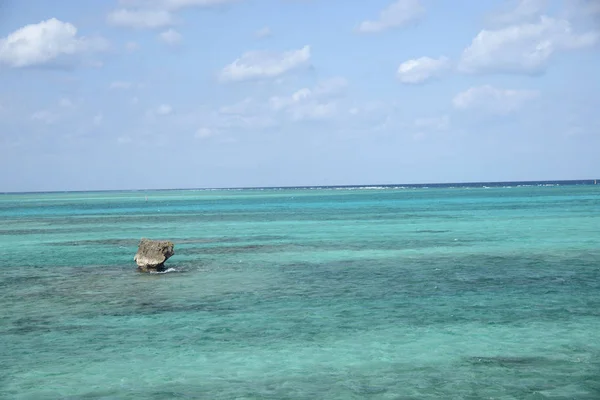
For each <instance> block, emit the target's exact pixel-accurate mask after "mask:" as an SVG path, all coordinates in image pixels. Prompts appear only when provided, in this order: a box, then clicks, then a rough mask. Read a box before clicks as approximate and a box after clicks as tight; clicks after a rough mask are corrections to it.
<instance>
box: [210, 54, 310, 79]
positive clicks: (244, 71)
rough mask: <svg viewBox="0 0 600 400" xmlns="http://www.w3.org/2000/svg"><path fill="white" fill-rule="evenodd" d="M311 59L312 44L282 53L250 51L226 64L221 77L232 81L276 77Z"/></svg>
mask: <svg viewBox="0 0 600 400" xmlns="http://www.w3.org/2000/svg"><path fill="white" fill-rule="evenodd" d="M309 60H310V46H304V47H303V48H301V49H298V50H290V51H285V52H281V53H277V52H267V51H249V52H246V53H244V54H242V56H241V57H240V58H238V59H237V60H235V61H234V62H232V63H231V64H229V65H227V66H225V67H224V68H223V69H222V71H221V74H220V79H221V81H225V82H232V81H244V80H251V79H261V78H275V77H278V76H281V75H283V74H285V73H287V72H290V71H292V70H295V69H298V68H299V67H301V66H304V65H306V64H307V63H308V61H309Z"/></svg>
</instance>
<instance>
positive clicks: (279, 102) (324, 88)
mask: <svg viewBox="0 0 600 400" xmlns="http://www.w3.org/2000/svg"><path fill="white" fill-rule="evenodd" d="M347 86H348V82H347V81H346V80H345V79H343V78H339V77H338V78H332V79H328V80H325V81H323V82H320V83H318V84H317V85H316V86H315V87H314V88H312V89H309V88H303V89H300V90H297V91H296V92H294V93H293V94H292V95H291V96H287V97H279V96H273V97H271V98H270V99H269V105H270V107H271V109H272V110H273V111H276V112H277V111H283V112H285V113H286V114H287V115H288V116H289V117H290V118H291V119H292V120H293V121H301V120H316V119H326V118H331V117H333V116H335V115H336V114H337V112H338V110H339V107H338V103H337V101H336V100H337V98H339V97H340V96H341V95H342V94H343V91H344V89H345V88H346V87H347Z"/></svg>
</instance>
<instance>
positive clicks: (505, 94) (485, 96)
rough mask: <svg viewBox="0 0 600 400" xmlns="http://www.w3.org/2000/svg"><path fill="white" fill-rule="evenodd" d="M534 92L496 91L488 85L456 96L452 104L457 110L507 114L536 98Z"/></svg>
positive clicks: (496, 89)
mask: <svg viewBox="0 0 600 400" xmlns="http://www.w3.org/2000/svg"><path fill="white" fill-rule="evenodd" d="M538 96H539V92H538V91H535V90H515V89H498V88H495V87H493V86H490V85H484V86H478V87H472V88H469V89H467V90H465V91H464V92H461V93H459V94H457V95H456V96H455V97H454V99H453V100H452V104H453V105H454V107H455V108H457V109H459V110H468V109H474V110H482V111H487V112H491V113H494V114H509V113H512V112H515V111H517V110H518V109H519V108H521V107H522V106H524V105H525V104H526V103H527V102H529V101H531V100H533V99H535V98H537V97H538Z"/></svg>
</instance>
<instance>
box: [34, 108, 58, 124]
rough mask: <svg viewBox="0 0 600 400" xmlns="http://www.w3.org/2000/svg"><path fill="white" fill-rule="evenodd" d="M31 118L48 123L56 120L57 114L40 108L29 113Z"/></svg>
mask: <svg viewBox="0 0 600 400" xmlns="http://www.w3.org/2000/svg"><path fill="white" fill-rule="evenodd" d="M31 119H32V120H34V121H41V122H43V123H45V124H48V125H50V124H53V123H55V122H56V121H58V114H56V113H54V112H51V111H48V110H40V111H36V112H34V113H33V114H31Z"/></svg>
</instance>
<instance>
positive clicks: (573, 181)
mask: <svg viewBox="0 0 600 400" xmlns="http://www.w3.org/2000/svg"><path fill="white" fill-rule="evenodd" d="M596 180H597V179H559V180H525V181H468V182H447V183H442V182H436V183H381V184H356V185H295V186H237V187H235V186H234V187H196V188H194V187H190V188H170V189H167V188H162V189H147V188H146V189H91V190H50V191H43V190H42V191H23V192H21V191H14V192H13V191H8V192H0V194H2V195H9V194H52V193H107V192H166V191H188V190H190V191H191V190H198V191H204V190H206V191H211V190H214V191H216V190H266V189H280V190H285V189H287V190H290V189H335V188H341V189H343V188H361V187H362V188H364V187H398V188H401V187H415V188H419V187H421V188H424V187H426V186H434V187H442V186H450V185H459V186H468V185H495V186H498V185H505V184H552V183H554V184H560V183H563V184H577V183H579V184H586V182H588V184H590V185H592V184H595V182H596Z"/></svg>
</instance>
